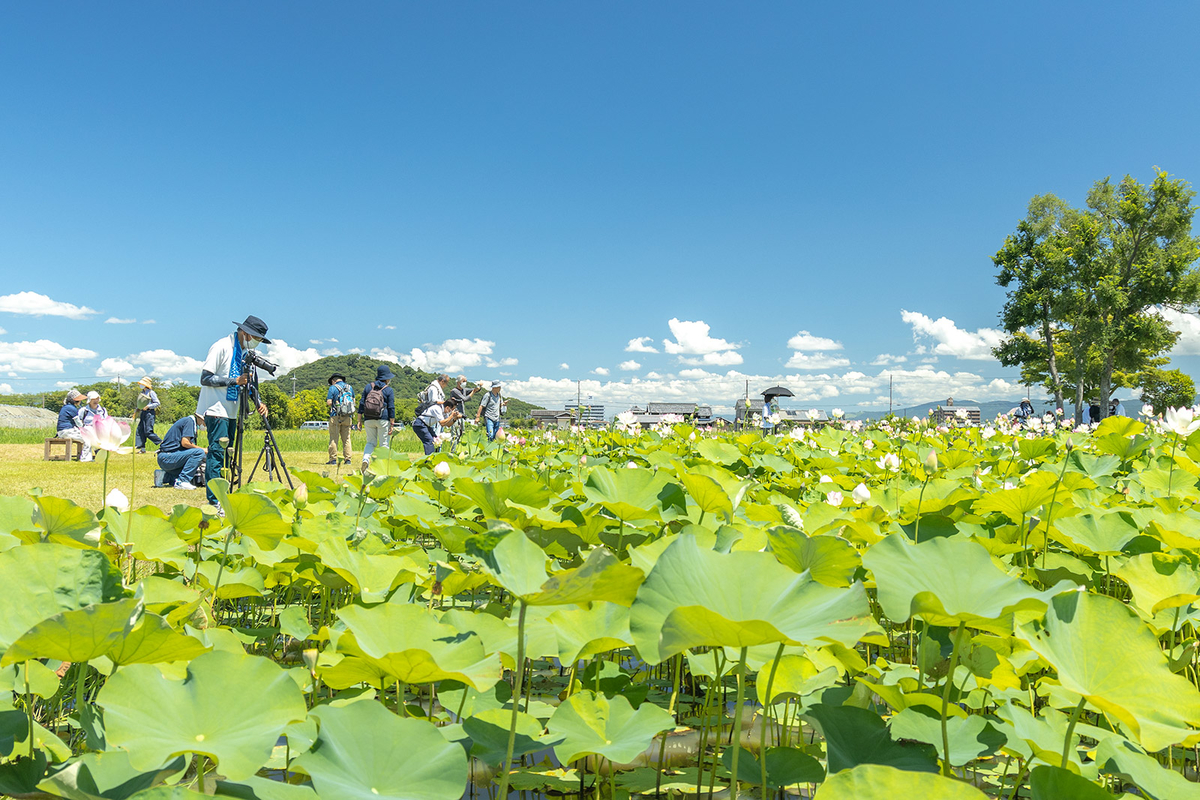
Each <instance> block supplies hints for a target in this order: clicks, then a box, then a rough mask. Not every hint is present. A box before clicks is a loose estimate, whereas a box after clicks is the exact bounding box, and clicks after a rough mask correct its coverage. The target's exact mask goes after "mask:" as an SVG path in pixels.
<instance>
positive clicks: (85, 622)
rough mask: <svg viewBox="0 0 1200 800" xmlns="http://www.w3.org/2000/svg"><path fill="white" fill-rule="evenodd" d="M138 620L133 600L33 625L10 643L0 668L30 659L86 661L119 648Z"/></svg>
mask: <svg viewBox="0 0 1200 800" xmlns="http://www.w3.org/2000/svg"><path fill="white" fill-rule="evenodd" d="M141 616H142V604H141V603H140V602H138V601H137V600H133V599H126V600H118V601H116V602H115V603H97V604H95V605H90V606H85V607H84V608H79V609H75V610H73V611H63V612H61V613H59V614H55V615H54V616H53V617H50V618H49V619H46V620H43V621H42V622H39V623H38V624H37V625H34V626H33V627H32V628H30V629H29V630H28V631H26V632H25V633H24V634H23V635H22V636H21V638H19V639H17V640H16V641H15V642H13V643H12V644H11V645H10V646H9V648H8V650H7V651H5V653H4V659H3V660H0V666H8V665H9V664H13V663H16V662H18V661H27V660H29V659H31V658H53V659H57V660H59V661H90V660H92V659H93V658H97V657H98V656H102V655H105V654H106V653H108V652H109V651H110V650H112V649H113V648H115V647H118V646H120V644H121V642H122V640H123V639H124V638H125V637H126V636H127V635H128V634H129V632H130V631H131V630H132V629H133V626H134V625H136V624H137V623H138V621H139V620H140V619H141Z"/></svg>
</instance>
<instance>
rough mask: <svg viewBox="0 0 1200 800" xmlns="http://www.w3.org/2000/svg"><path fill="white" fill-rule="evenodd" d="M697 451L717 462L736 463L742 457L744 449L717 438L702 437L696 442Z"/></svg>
mask: <svg viewBox="0 0 1200 800" xmlns="http://www.w3.org/2000/svg"><path fill="white" fill-rule="evenodd" d="M696 452H697V453H699V454H700V455H701V456H703V457H704V458H705V459H706V460H708V461H712V462H714V463H717V464H734V463H736V462H738V461H740V460H741V459H742V451H741V450H739V449H738V448H737V447H735V446H734V445H732V444H729V443H728V442H718V441H717V440H715V439H702V440H701V441H700V442H698V443H697V444H696Z"/></svg>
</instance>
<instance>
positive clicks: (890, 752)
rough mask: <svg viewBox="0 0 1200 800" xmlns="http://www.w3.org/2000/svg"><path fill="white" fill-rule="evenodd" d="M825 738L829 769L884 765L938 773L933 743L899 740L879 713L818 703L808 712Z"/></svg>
mask: <svg viewBox="0 0 1200 800" xmlns="http://www.w3.org/2000/svg"><path fill="white" fill-rule="evenodd" d="M806 713H807V715H808V716H809V717H810V718H811V719H812V720H813V721H814V722H816V724H817V727H818V728H819V729H820V731H821V734H822V735H823V736H824V737H825V755H826V759H827V761H828V764H829V772H830V775H832V774H833V773H835V772H841V771H842V770H848V769H851V768H853V767H858V766H860V765H862V764H883V765H887V766H889V767H897V768H899V769H902V770H911V771H914V772H922V771H923V772H936V771H937V756H936V751H935V750H934V748H933V747H932V746H930V745H926V744H916V743H909V742H898V741H896V740H894V739H893V738H892V736H891V731H889V730H888V727H887V725H886V724H884V721H883V720H882V719H880V717H879V715H878V714H876V713H874V712H872V711H868V710H867V709H865V708H856V707H854V706H828V705H825V704H823V703H822V704H817V705H815V706H812V707H811V708H809V709H808V711H807V712H806Z"/></svg>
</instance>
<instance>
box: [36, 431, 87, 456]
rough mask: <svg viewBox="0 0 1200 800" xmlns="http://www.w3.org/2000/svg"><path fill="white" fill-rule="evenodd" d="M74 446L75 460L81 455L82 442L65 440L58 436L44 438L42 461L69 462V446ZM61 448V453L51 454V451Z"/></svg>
mask: <svg viewBox="0 0 1200 800" xmlns="http://www.w3.org/2000/svg"><path fill="white" fill-rule="evenodd" d="M72 444H73V445H75V460H78V459H79V457H80V456H82V455H83V442H81V441H80V440H78V439H67V438H64V437H59V436H47V437H46V450H45V453H44V454H43V455H42V460H43V461H71V460H72V459H71V445H72ZM60 447H61V448H62V452H61V453H51V452H50V451H51V450H52V449H58V448H60Z"/></svg>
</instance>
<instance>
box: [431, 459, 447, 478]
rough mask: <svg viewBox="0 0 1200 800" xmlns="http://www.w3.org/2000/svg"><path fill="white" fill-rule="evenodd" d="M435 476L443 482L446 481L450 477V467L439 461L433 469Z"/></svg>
mask: <svg viewBox="0 0 1200 800" xmlns="http://www.w3.org/2000/svg"><path fill="white" fill-rule="evenodd" d="M433 474H434V475H436V476H437V477H438V478H439V479H441V480H446V478H449V477H450V465H449V464H448V463H446V462H445V461H439V462H438V463H437V466H435V467H434V468H433Z"/></svg>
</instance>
